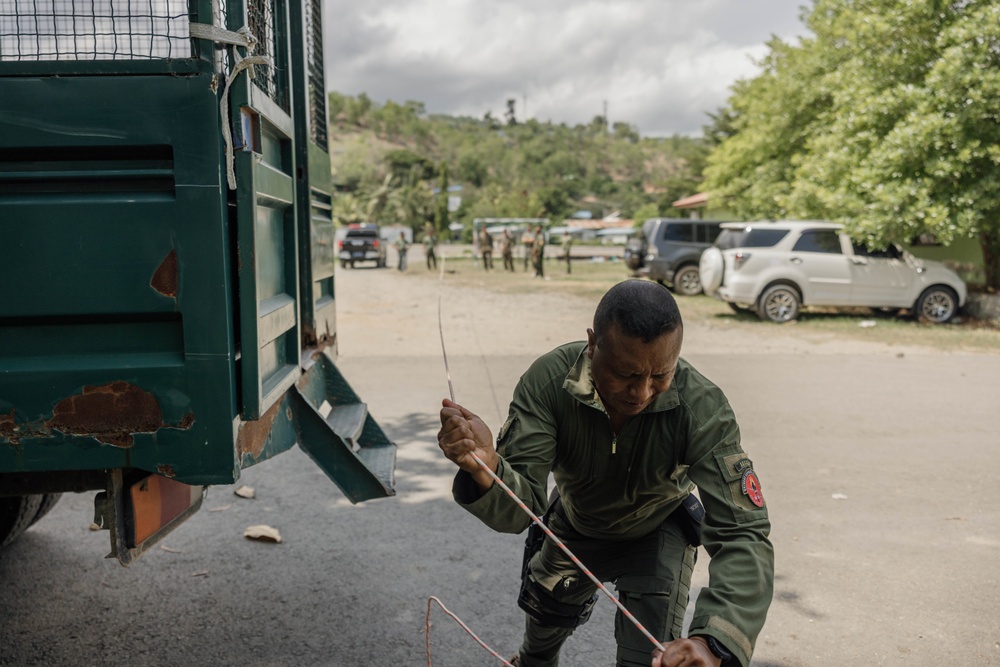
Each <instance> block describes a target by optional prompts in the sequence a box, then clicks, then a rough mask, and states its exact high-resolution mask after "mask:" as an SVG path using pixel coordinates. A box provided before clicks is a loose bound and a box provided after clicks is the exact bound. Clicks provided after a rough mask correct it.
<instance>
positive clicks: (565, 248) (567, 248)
mask: <svg viewBox="0 0 1000 667" xmlns="http://www.w3.org/2000/svg"><path fill="white" fill-rule="evenodd" d="M572 249H573V235H572V234H570V233H569V230H568V229H567V230H566V231H564V232H563V235H562V256H563V259H564V260H565V261H566V273H573V265H572V264H570V259H571V251H572Z"/></svg>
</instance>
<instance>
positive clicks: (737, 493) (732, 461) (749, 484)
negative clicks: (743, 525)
mask: <svg viewBox="0 0 1000 667" xmlns="http://www.w3.org/2000/svg"><path fill="white" fill-rule="evenodd" d="M717 460H718V463H719V469H720V472H721V473H722V479H723V481H724V483H725V484H726V485H727V486H728V487H729V496H730V498H731V499H732V503H733V506H734V507H735V508H738V509H741V510H744V511H752V510H758V509H762V508H764V507H766V506H767V503H766V502H765V501H764V493H763V491H762V490H761V484H760V478H759V477H758V476H757V473H756V472H755V471H754V469H753V462H752V461H751V460H750V458H749V457H748V456H747V455H746V454H745V453H743V452H739V453H736V454H730V455H729V456H720V457H718V459H717Z"/></svg>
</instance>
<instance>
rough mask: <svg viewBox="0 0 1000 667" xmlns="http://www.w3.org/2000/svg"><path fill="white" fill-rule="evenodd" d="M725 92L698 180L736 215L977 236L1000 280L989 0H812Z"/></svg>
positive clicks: (994, 26)
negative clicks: (719, 129)
mask: <svg viewBox="0 0 1000 667" xmlns="http://www.w3.org/2000/svg"><path fill="white" fill-rule="evenodd" d="M804 18H805V21H806V24H807V26H808V27H809V28H810V29H811V30H812V32H813V35H814V36H813V37H810V38H809V39H804V40H802V41H801V42H799V43H798V44H796V45H790V44H787V43H784V42H781V41H780V40H774V41H773V42H772V43H771V44H770V49H769V53H768V55H767V56H766V57H765V59H764V61H763V63H762V64H763V66H764V68H763V72H762V73H761V74H760V75H759V76H758V77H756V78H755V79H752V80H749V81H743V82H740V83H739V84H737V85H736V86H735V88H734V93H733V96H732V97H731V98H730V101H729V107H728V108H727V109H726V110H725V111H724V113H725V114H726V119H727V121H729V122H731V129H732V134H731V136H729V137H728V138H725V139H723V141H722V142H721V143H720V145H719V146H718V147H717V149H716V150H715V151H714V152H713V153H712V155H711V156H710V158H709V167H708V168H707V169H706V183H705V185H706V187H707V189H709V190H710V191H711V192H712V193H713V196H717V197H720V198H722V199H724V201H725V204H726V205H727V206H728V207H729V208H731V209H732V210H734V211H735V212H737V213H738V214H740V215H743V216H746V217H778V216H788V217H800V218H826V219H832V220H837V221H841V222H844V223H845V224H846V225H847V227H848V230H849V231H850V232H851V234H852V236H854V237H855V238H857V239H858V240H861V241H864V242H866V243H868V244H869V245H872V246H875V245H882V244H885V243H888V242H890V241H895V240H901V239H902V240H906V239H910V238H913V237H915V236H917V235H919V234H925V233H929V234H933V235H934V236H936V237H937V238H938V239H939V240H940V241H942V242H944V243H948V242H951V241H953V240H955V239H958V238H962V237H974V238H978V240H979V242H980V245H981V247H982V250H983V256H984V259H985V264H986V280H987V284H988V285H989V286H992V287H994V288H996V287H1000V4H998V3H997V2H996V0H952V1H951V2H946V1H944V0H816V2H815V4H814V6H813V8H812V10H811V11H810V12H807V13H806V15H805V16H804Z"/></svg>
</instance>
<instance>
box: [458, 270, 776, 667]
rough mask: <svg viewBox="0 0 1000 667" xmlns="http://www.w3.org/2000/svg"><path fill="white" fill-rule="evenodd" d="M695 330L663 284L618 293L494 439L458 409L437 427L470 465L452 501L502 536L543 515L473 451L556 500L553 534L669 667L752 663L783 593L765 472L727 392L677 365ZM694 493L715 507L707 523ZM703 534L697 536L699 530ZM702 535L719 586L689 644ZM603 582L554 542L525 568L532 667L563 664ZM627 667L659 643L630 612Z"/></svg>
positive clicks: (525, 384) (530, 373) (527, 493)
mask: <svg viewBox="0 0 1000 667" xmlns="http://www.w3.org/2000/svg"><path fill="white" fill-rule="evenodd" d="M682 338H683V325H682V323H681V318H680V313H679V312H678V310H677V305H676V302H675V301H674V299H673V297H672V296H671V295H670V293H669V292H668V291H667V290H666V289H665V288H663V287H661V286H660V285H657V284H656V283H652V282H648V281H639V280H629V281H625V282H623V283H619V284H618V285H616V286H615V287H613V288H611V290H609V291H608V293H607V294H605V296H604V298H603V299H602V300H601V302H600V304H599V305H598V307H597V311H596V313H595V315H594V328H593V329H588V330H587V341H585V342H584V341H581V342H577V343H569V344H567V345H563V346H561V347H558V348H556V349H555V350H553V351H552V352H549V353H547V354H545V355H543V356H542V357H540V358H539V359H537V360H536V361H535V362H534V364H532V366H531V367H530V368H529V369H528V370H527V372H526V373H525V374H524V375H523V376H522V377H521V380H520V381H519V383H518V385H517V388H516V389H515V391H514V397H513V400H512V402H511V404H510V411H509V415H508V418H507V421H506V422H505V423H504V425H503V427H502V428H501V429H500V433H499V436H498V437H497V449H496V450H494V449H493V446H492V435H491V433H490V431H489V428H488V427H487V426H486V425H485V423H483V421H482V420H481V419H479V417H477V416H476V415H475V414H473V413H472V412H470V411H468V410H467V409H465V408H464V407H462V406H460V405H458V404H456V403H453V402H451V401H448V400H445V401H444V407H443V408H442V410H441V423H442V428H441V431H440V432H439V434H438V442H439V445H440V447H441V449H442V451H443V452H444V454H445V455H446V456H447V457H448V458H449V459H450V460H452V461H453V462H455V463H456V464H457V465H458V466H459V468H460V471H459V472H458V474H457V476H456V477H455V481H454V485H453V489H452V490H453V495H454V497H455V499H456V501H457V502H458V503H459V504H460V505H461V506H462V507H464V508H465V509H467V510H468V511H469V512H471V513H472V514H474V515H475V516H477V517H479V518H480V519H481V520H482V521H483V522H484V523H485V524H486V525H488V526H490V527H491V528H493V529H494V530H498V531H502V532H510V533H519V532H521V531H523V530H524V529H525V528H526V527H527V526H528V525H529V523H530V522H531V521H530V518H529V517H528V516H527V515H526V514H525V513H524V512H523V511H522V510H521V509H520V508H519V507H517V505H516V504H515V503H514V502H513V501H512V500H511V499H510V498H508V497H507V496H506V494H505V493H504V492H503V490H502V489H501V488H500V487H499V485H494V484H493V479H492V477H490V476H489V474H488V473H487V471H486V470H484V469H483V468H482V467H481V466H480V465H479V464H478V463H477V462H476V461H475V460H474V459H473V458H472V456H471V454H473V453H474V454H476V456H478V457H479V458H480V459H481V460H482V461H483V462H484V463H485V464H486V466H487V467H489V468H490V469H492V470H494V471H495V473H496V474H497V475H498V476H499V477H500V479H502V480H503V481H504V483H506V484H507V485H508V486H509V487H510V488H511V489H512V490H513V491H514V492H515V493H516V494H517V495H518V497H520V498H521V499H522V500H523V501H524V502H525V504H527V505H528V506H529V507H530V508H531V509H532V511H533V512H535V513H536V514H538V515H541V514H542V513H543V512H544V511H545V509H546V505H547V502H546V481H547V478H548V475H549V473H551V474H552V475H553V476H554V479H555V486H556V490H557V491H558V494H559V497H558V500H557V501H556V502H555V503H554V506H553V507H552V508H550V511H549V514H548V525H549V528H550V529H551V530H552V531H553V532H554V533H555V534H556V535H558V536H559V537H560V539H562V540H563V541H564V542H565V543H566V545H567V546H568V547H569V548H570V550H572V551H573V553H574V554H575V555H576V556H577V557H579V558H580V560H581V561H582V562H583V563H584V565H586V566H587V567H588V568H589V569H590V570H591V571H592V572H594V574H595V575H596V576H597V577H598V579H600V580H602V581H610V582H614V583H615V585H616V587H617V590H618V595H619V599H620V600H621V602H622V604H623V605H624V606H625V607H626V608H627V609H628V610H629V611H630V612H631V613H632V614H634V615H635V617H636V618H637V619H638V620H639V622H640V623H642V624H643V626H644V627H645V628H646V629H647V630H648V631H649V632H651V633H652V634H653V635H654V636H655V637H657V638H658V640H659V641H660V642H661V643H662V644H663V645H664V647H665V648H666V649H667V651H666V652H665V653H664V654H663V655H660V654H659V653H658V654H657V656H656V660H657V661H658V663H657V664H660V665H682V664H683V665H712V666H713V667H714V666H718V665H720V664H721V665H725V666H726V667H735V666H737V665H740V666H742V667H746V666H747V665H748V664H749V662H750V658H751V656H752V654H753V647H754V643H755V641H756V639H757V635H758V634H759V632H760V630H761V627H762V626H763V624H764V619H765V616H766V614H767V609H768V607H769V605H770V602H771V596H772V593H773V586H774V581H773V580H774V556H773V551H772V548H771V544H770V542H769V541H768V533H769V531H770V522H769V520H768V513H767V509H766V505H765V502H764V497H763V495H762V493H761V488H760V481H759V479H758V477H757V474H756V472H755V471H754V468H753V464H752V462H751V460H750V458H749V457H748V456H747V454H746V453H745V452H744V451H743V449H742V448H741V446H740V430H739V426H738V425H737V423H736V418H735V416H734V414H733V411H732V408H730V406H729V402H728V400H727V399H726V397H725V395H724V394H723V393H722V391H721V390H720V389H719V388H718V387H716V386H715V385H714V384H712V383H711V382H710V381H709V380H707V379H706V378H705V377H704V376H703V375H701V374H700V373H699V372H698V371H697V370H695V368H694V367H693V366H691V365H690V364H689V363H688V362H686V361H685V360H684V359H681V358H680V350H681V342H682ZM696 487H697V489H698V494H699V496H700V499H701V503H703V504H704V519H703V521H701V523H700V524H699V523H698V522H697V521H694V520H692V519H691V517H692V516H694V517H698V518H700V517H699V512H698V508H699V506H698V503H694V504H693V506H692V502H693V500H694V498H693V497H692V496H691V492H692V491H693V490H694V489H695V488H696ZM699 527H700V534H699V530H698V528H699ZM699 541H700V542H701V543H702V544H703V545H704V547H705V550H706V551H707V552H708V554H709V556H710V557H711V558H712V563H711V567H710V569H709V573H710V575H709V576H710V579H709V584H708V586H707V587H706V588H704V589H702V591H701V593H700V595H699V597H698V602H697V604H696V606H695V611H694V617H693V619H692V621H691V625H690V628H689V631H688V637H687V638H684V637H682V632H681V630H682V623H683V620H684V611H685V608H686V606H687V603H688V591H689V586H690V580H691V571H692V568H693V567H694V562H695V556H696V549H695V546H693V544H697V543H698V542H699ZM595 588H596V587H595V586H594V584H593V583H592V582H591V581H590V580H589V579H588V578H586V577H584V576H583V575H582V573H581V572H580V571H579V570H578V569H577V568H576V567H575V566H574V565H573V563H572V562H571V561H570V560H569V558H568V557H567V556H566V555H565V554H564V553H563V552H562V551H561V550H560V549H559V548H558V547H557V546H555V545H554V544H553V543H552V542H551V540H550V539H549V538H545V540H544V542H543V543H542V545H541V549H540V550H539V551H537V552H536V553H534V555H533V556H531V558H530V560H529V561H528V564H527V568H526V573H525V579H524V582H523V583H522V593H521V598H522V599H519V603H522V601H524V602H525V604H521V606H522V608H524V609H525V610H526V611H527V612H528V614H527V621H526V628H525V634H524V642H523V644H522V645H521V649H520V652H519V654H518V656H517V658H516V660H517V661H518V662H517V664H519V665H521V667H537V666H538V665H545V666H546V667H549V666H552V665H557V664H558V656H559V649H560V647H561V646H562V644H563V642H565V640H566V639H567V638H568V637H569V635H570V634H572V632H573V630H572V627H573V626H574V622H576V623H577V624H578V622H579V621H578V620H577V619H578V617H584V616H585V615H586V613H587V612H586V611H585V608H586V606H587V602H588V600H589V599H590V598H591V597H592V595H593V593H594V590H595ZM615 637H616V639H617V641H618V658H617V664H618V665H630V666H631V665H642V666H643V667H646V666H648V665H650V662H651V660H652V655H651V653H652V650H653V645H652V643H651V642H650V641H649V640H648V638H646V637H645V636H644V635H643V634H642V633H641V632H640V631H639V630H638V629H637V628H635V626H634V625H633V624H632V623H631V622H630V621H629V620H628V619H627V618H625V617H624V615H623V614H622V613H621V612H619V613H618V615H617V617H616V619H615Z"/></svg>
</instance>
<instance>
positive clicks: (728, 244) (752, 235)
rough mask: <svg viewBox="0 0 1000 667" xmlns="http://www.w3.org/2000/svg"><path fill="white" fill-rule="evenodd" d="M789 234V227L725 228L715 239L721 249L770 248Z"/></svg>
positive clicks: (716, 244) (716, 245)
mask: <svg viewBox="0 0 1000 667" xmlns="http://www.w3.org/2000/svg"><path fill="white" fill-rule="evenodd" d="M787 235H788V230H787V229H759V228H754V227H744V228H743V229H723V230H722V232H721V233H720V234H719V238H717V239H716V240H715V247H717V248H719V249H720V250H729V249H730V248H769V247H771V246H773V245H775V244H776V243H778V241H780V240H781V239H783V238H785V236H787Z"/></svg>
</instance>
